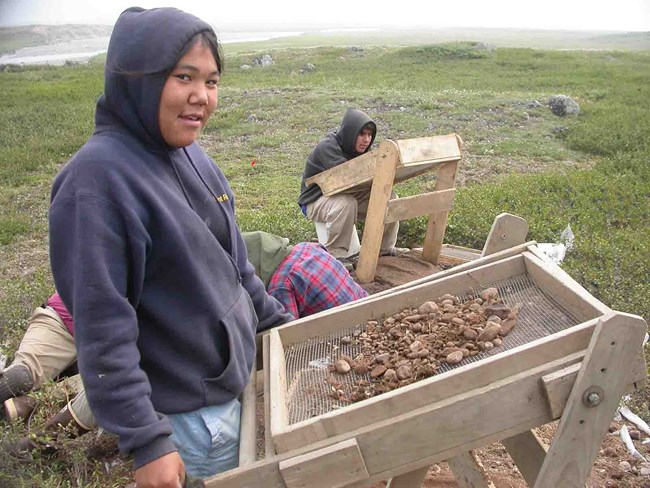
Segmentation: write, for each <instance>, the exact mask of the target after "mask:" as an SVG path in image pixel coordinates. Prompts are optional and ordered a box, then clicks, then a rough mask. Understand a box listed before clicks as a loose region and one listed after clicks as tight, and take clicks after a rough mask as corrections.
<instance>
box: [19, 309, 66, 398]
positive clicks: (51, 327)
mask: <svg viewBox="0 0 650 488" xmlns="http://www.w3.org/2000/svg"><path fill="white" fill-rule="evenodd" d="M76 359H77V350H76V348H75V345H74V337H73V336H72V335H70V332H68V329H67V328H66V327H65V324H64V323H63V321H62V320H61V318H60V317H59V316H58V314H57V313H56V312H55V311H54V310H52V309H51V308H49V307H45V308H43V307H38V308H36V310H34V313H33V314H32V316H31V318H30V320H29V326H28V328H27V331H26V332H25V335H24V336H23V339H22V341H21V342H20V346H19V347H18V350H17V351H16V354H15V357H14V361H13V363H12V366H13V365H22V366H26V367H27V368H28V369H29V371H30V372H31V374H32V377H33V381H34V383H33V386H32V388H38V387H39V386H41V385H42V384H43V382H44V381H48V380H51V379H53V378H55V377H56V376H58V375H59V374H60V373H61V372H62V371H63V370H65V369H66V368H67V367H68V366H70V364H72V363H73V362H74V361H75V360H76Z"/></svg>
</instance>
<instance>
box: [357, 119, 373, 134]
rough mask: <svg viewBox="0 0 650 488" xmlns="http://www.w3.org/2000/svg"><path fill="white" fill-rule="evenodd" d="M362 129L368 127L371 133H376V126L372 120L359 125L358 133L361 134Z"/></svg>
mask: <svg viewBox="0 0 650 488" xmlns="http://www.w3.org/2000/svg"><path fill="white" fill-rule="evenodd" d="M364 129H370V130H371V131H372V133H373V134H376V133H377V126H376V125H375V123H374V122H366V123H365V124H364V125H363V127H361V130H360V131H359V134H361V132H362V131H363V130H364Z"/></svg>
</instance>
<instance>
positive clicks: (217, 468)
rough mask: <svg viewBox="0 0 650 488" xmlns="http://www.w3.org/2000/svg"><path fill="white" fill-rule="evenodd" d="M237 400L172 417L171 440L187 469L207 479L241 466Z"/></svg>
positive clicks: (170, 416)
mask: <svg viewBox="0 0 650 488" xmlns="http://www.w3.org/2000/svg"><path fill="white" fill-rule="evenodd" d="M240 414H241V404H240V403H239V400H238V399H235V400H232V401H230V402H228V403H224V404H222V405H213V406H209V407H204V408H201V409H199V410H195V411H193V412H184V413H177V414H169V415H167V417H168V418H169V420H170V421H171V424H172V435H171V440H172V441H173V442H174V444H175V445H176V447H177V448H178V454H179V455H180V456H181V458H182V459H183V462H184V463H185V470H186V471H187V472H188V473H189V474H191V475H193V476H198V477H199V478H208V477H210V476H214V475H215V474H218V473H222V472H223V471H227V470H229V469H232V468H236V467H237V466H238V465H239V423H240Z"/></svg>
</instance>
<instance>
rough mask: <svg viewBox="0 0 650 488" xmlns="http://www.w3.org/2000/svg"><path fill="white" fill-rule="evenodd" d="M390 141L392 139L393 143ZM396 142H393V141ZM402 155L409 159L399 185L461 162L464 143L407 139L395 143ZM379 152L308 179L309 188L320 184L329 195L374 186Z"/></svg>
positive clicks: (400, 170) (398, 176) (400, 167)
mask: <svg viewBox="0 0 650 488" xmlns="http://www.w3.org/2000/svg"><path fill="white" fill-rule="evenodd" d="M389 141H390V140H389ZM390 142H393V141H390ZM394 143H395V144H396V145H398V146H399V151H400V154H401V152H402V151H404V155H405V156H406V157H407V158H408V159H407V164H406V165H404V164H403V163H402V161H401V159H400V161H399V163H398V167H397V171H396V174H395V179H394V181H395V182H401V181H405V180H408V179H410V178H413V177H415V176H419V175H421V174H424V173H427V172H430V171H432V170H434V169H436V168H437V167H438V166H440V165H441V164H442V163H445V162H449V161H458V160H460V157H461V155H460V148H461V140H460V137H458V135H457V134H447V135H442V136H433V137H423V138H419V139H405V140H401V141H396V142H394ZM378 153H379V150H378V149H375V150H374V151H370V152H367V153H366V154H362V155H361V156H358V157H356V158H354V159H351V160H350V161H346V162H345V163H342V164H339V165H338V166H335V167H334V168H330V169H328V170H326V171H323V172H322V173H319V174H317V175H314V176H312V177H310V178H307V180H305V183H306V184H307V185H311V184H317V185H318V186H319V187H320V188H321V190H322V192H323V195H325V196H331V195H336V194H337V193H342V192H345V191H348V190H353V191H356V190H358V189H359V188H362V187H365V186H368V187H370V185H371V184H372V180H373V177H374V174H375V164H376V161H377V155H378Z"/></svg>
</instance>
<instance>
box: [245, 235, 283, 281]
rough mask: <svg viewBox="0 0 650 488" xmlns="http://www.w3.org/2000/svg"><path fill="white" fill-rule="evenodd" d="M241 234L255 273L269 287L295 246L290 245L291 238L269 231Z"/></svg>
mask: <svg viewBox="0 0 650 488" xmlns="http://www.w3.org/2000/svg"><path fill="white" fill-rule="evenodd" d="M241 235H242V237H243V238H244V242H245V243H246V252H247V254H248V260H249V261H250V263H251V264H252V265H253V267H254V268H255V274H256V275H257V276H259V277H260V279H261V280H262V281H263V282H264V287H267V286H268V284H269V280H270V279H271V276H273V273H275V270H276V269H278V266H280V263H281V262H282V260H283V259H284V258H286V257H287V256H288V255H289V253H290V252H291V249H292V248H293V246H290V245H289V239H287V238H285V237H280V236H276V235H273V234H269V233H268V232H263V231H255V232H242V234H241Z"/></svg>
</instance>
